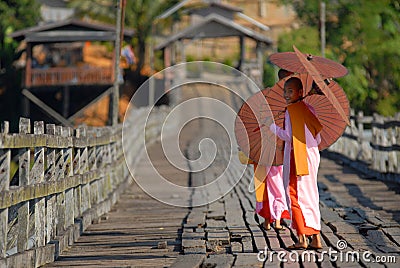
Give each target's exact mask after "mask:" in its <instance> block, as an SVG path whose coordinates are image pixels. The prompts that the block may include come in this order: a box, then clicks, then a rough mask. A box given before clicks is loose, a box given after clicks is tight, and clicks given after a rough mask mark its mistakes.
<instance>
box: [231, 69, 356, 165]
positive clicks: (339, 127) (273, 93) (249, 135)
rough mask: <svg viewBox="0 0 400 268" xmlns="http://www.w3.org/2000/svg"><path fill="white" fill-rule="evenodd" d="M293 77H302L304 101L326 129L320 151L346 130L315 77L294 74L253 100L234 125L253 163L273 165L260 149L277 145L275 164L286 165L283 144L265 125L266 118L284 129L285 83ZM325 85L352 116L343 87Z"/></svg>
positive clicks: (241, 111)
mask: <svg viewBox="0 0 400 268" xmlns="http://www.w3.org/2000/svg"><path fill="white" fill-rule="evenodd" d="M290 77H299V78H300V79H301V80H302V83H303V89H304V90H303V91H304V96H303V100H304V102H305V103H307V104H309V105H311V106H312V107H313V108H314V111H315V114H316V116H317V117H318V119H319V121H320V122H321V124H322V125H323V129H322V131H321V133H320V135H321V143H320V144H319V149H320V150H323V149H325V148H327V147H329V146H330V145H331V144H333V143H334V142H335V141H336V140H337V139H338V138H339V137H340V136H341V135H342V134H343V132H344V130H345V128H346V122H345V121H344V120H343V119H342V118H341V116H340V115H339V113H338V112H337V110H336V108H335V107H334V106H333V105H332V103H331V102H330V101H329V100H328V99H327V97H326V95H324V94H322V92H321V91H319V88H318V87H317V88H316V87H315V84H314V83H313V77H312V76H311V75H310V74H307V73H305V74H294V75H291V76H289V77H286V78H284V79H281V80H280V81H278V82H277V83H276V84H275V85H274V86H273V87H271V88H266V89H264V90H262V91H260V92H258V93H256V94H254V95H253V96H251V97H250V98H249V99H248V100H247V101H246V102H245V103H244V104H243V105H242V107H241V108H240V110H239V112H238V115H237V118H236V122H235V135H236V139H237V142H238V145H239V147H240V149H241V150H242V151H243V152H244V153H245V154H246V155H247V156H248V157H249V158H250V159H252V160H253V161H256V162H257V163H259V164H261V165H268V164H269V163H271V156H269V158H268V159H263V157H260V155H261V154H260V152H261V151H262V149H261V147H260V146H261V145H262V144H263V143H266V144H272V143H275V144H276V145H275V147H274V151H273V157H272V159H273V161H272V164H274V165H280V164H282V163H283V147H284V144H283V141H282V140H280V139H277V137H276V136H275V135H274V134H273V133H271V132H270V131H269V129H268V127H263V122H264V121H265V117H266V116H268V115H269V116H273V118H274V121H275V124H276V125H278V126H280V127H281V128H283V125H284V117H285V109H286V106H287V104H286V100H285V99H284V97H283V87H284V84H285V81H286V80H287V79H289V78H290ZM324 83H328V84H325V86H326V87H327V88H328V89H329V90H330V91H331V92H332V94H334V95H335V98H336V99H337V101H338V103H339V104H340V106H341V108H342V110H343V111H344V112H345V114H346V115H347V116H349V114H350V105H349V102H348V100H347V97H346V94H345V92H344V91H343V89H342V88H341V87H340V85H339V84H337V83H336V82H335V81H328V80H326V81H325V82H324ZM249 109H250V110H249ZM262 135H264V136H263V141H262V140H261V136H262ZM263 149H265V150H266V149H268V147H264V148H263ZM269 149H270V150H271V149H272V147H271V146H270V148H269ZM264 155H265V154H264ZM265 160H267V161H265ZM268 161H269V162H268Z"/></svg>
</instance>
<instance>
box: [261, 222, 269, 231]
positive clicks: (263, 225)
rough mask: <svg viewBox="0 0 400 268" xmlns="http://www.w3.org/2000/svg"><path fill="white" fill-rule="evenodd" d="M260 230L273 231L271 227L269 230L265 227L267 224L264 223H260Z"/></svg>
mask: <svg viewBox="0 0 400 268" xmlns="http://www.w3.org/2000/svg"><path fill="white" fill-rule="evenodd" d="M259 226H260V228H261V229H263V230H265V231H269V230H271V225H270V226H269V228H267V227H265V222H263V223H260V225H259Z"/></svg>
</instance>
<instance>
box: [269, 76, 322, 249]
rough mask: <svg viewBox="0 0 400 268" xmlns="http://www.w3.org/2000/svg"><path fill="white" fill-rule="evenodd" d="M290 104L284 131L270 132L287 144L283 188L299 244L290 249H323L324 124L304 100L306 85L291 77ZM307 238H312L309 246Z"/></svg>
mask: <svg viewBox="0 0 400 268" xmlns="http://www.w3.org/2000/svg"><path fill="white" fill-rule="evenodd" d="M283 96H284V98H285V100H286V103H287V105H288V106H287V109H286V112H285V123H284V128H283V129H282V128H280V127H279V126H277V125H275V124H274V123H272V124H271V125H270V130H271V131H272V132H274V133H275V134H276V135H277V136H278V137H279V138H280V139H282V140H284V141H285V149H284V163H283V165H284V170H283V178H284V186H285V188H286V190H287V192H288V193H289V196H290V198H289V200H288V202H289V203H290V204H289V207H290V209H291V218H292V222H291V227H292V228H294V229H295V230H296V231H297V235H298V238H299V239H298V242H297V243H295V244H293V245H292V246H290V247H289V249H305V248H307V247H308V248H312V249H320V248H322V244H321V238H320V235H319V233H320V230H321V222H320V218H321V216H320V211H319V194H318V187H317V173H318V167H319V162H320V155H319V150H318V144H319V143H320V142H321V138H320V135H319V133H320V131H321V130H322V125H321V123H320V122H319V120H318V119H317V117H316V116H315V115H314V112H313V109H312V107H311V106H308V105H307V104H306V103H304V102H303V101H302V100H301V97H302V96H303V85H302V82H301V80H300V79H299V78H297V77H291V78H289V79H288V80H287V81H286V82H285V84H284V92H283ZM307 237H312V241H311V243H310V245H308V242H307Z"/></svg>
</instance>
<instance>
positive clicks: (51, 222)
mask: <svg viewBox="0 0 400 268" xmlns="http://www.w3.org/2000/svg"><path fill="white" fill-rule="evenodd" d="M146 109H147V108H142V109H138V110H134V111H131V113H133V116H131V117H130V120H129V122H126V124H134V125H133V127H132V131H129V132H127V133H128V136H127V137H124V140H125V141H124V143H125V144H126V145H127V146H128V148H132V151H130V150H129V152H128V154H130V157H128V158H129V161H130V163H129V167H132V166H135V163H136V162H137V161H139V159H140V152H141V151H142V150H143V148H142V147H144V146H143V144H144V140H147V141H148V142H150V141H152V140H154V139H155V138H157V137H158V136H159V132H160V126H161V125H162V124H161V123H159V122H160V121H162V120H163V119H162V117H163V116H165V113H163V112H162V111H163V110H162V109H159V112H157V111H156V112H154V113H153V116H151V117H149V119H148V122H146V116H145V114H146V111H147V110H146ZM145 122H146V123H149V124H148V126H149V127H148V128H149V129H147V130H149V131H146V133H144V131H143V128H141V127H136V126H144V125H145ZM122 129H123V126H122V125H118V126H117V127H101V128H89V127H85V126H81V127H78V128H75V129H72V128H69V127H62V126H55V125H54V124H47V125H44V123H43V122H34V123H33V132H32V131H31V122H30V120H29V119H27V118H21V119H20V122H19V133H9V124H8V122H4V123H3V124H2V129H1V133H0V239H1V240H0V267H39V266H41V265H44V264H45V263H49V262H52V261H54V259H55V258H57V257H58V255H59V254H60V253H61V252H62V251H64V250H65V249H66V248H68V246H70V245H72V244H73V242H74V241H76V240H77V239H78V237H79V236H80V234H81V233H82V232H83V231H84V230H85V229H86V228H87V227H88V226H89V225H90V224H91V223H92V222H95V221H98V220H99V219H100V218H101V216H102V215H103V214H105V213H106V212H108V211H109V210H110V209H111V207H112V205H113V204H115V202H116V201H117V200H118V197H119V194H120V193H121V192H122V191H123V189H124V188H126V186H127V185H128V184H129V183H130V182H131V176H130V173H129V171H128V168H127V164H126V157H124V151H123V146H122V144H123V143H122ZM145 135H146V136H145ZM15 170H16V172H14V171H15Z"/></svg>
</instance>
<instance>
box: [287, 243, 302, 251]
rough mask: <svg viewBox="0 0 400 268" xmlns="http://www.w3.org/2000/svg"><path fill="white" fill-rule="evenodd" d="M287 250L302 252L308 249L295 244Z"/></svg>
mask: <svg viewBox="0 0 400 268" xmlns="http://www.w3.org/2000/svg"><path fill="white" fill-rule="evenodd" d="M287 249H291V250H302V249H306V247H304V246H302V245H299V244H293V245H291V246H288V247H287Z"/></svg>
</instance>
